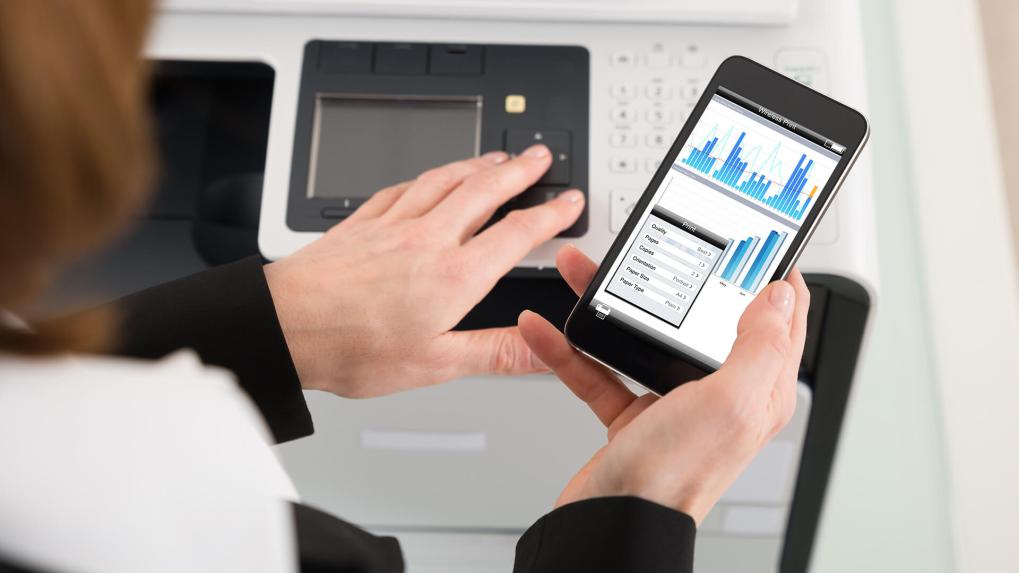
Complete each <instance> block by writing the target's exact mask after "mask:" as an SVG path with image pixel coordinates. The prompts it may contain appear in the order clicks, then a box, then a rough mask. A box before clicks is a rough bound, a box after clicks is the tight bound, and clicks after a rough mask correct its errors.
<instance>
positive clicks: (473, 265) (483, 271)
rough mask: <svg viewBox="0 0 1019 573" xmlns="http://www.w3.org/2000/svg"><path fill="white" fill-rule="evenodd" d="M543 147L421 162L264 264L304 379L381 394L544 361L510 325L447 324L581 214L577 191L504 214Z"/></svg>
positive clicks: (310, 384) (336, 389)
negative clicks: (426, 166)
mask: <svg viewBox="0 0 1019 573" xmlns="http://www.w3.org/2000/svg"><path fill="white" fill-rule="evenodd" d="M551 162H552V158H551V154H550V152H549V150H548V148H546V147H545V146H542V145H539V146H535V147H532V148H531V149H529V150H528V151H526V152H524V153H523V154H521V155H520V156H519V157H516V158H514V159H509V158H508V157H507V156H506V154H504V153H502V152H495V153H489V154H486V155H484V156H482V157H477V158H474V159H468V160H465V161H458V162H456V163H451V164H449V165H445V166H443V167H439V168H436V169H433V170H431V171H427V172H425V173H423V174H422V175H421V176H419V177H418V178H417V179H416V180H414V181H409V182H406V183H402V184H399V185H396V186H393V187H390V188H388V189H384V190H382V191H380V192H378V193H376V194H375V195H374V196H372V198H371V199H369V200H368V201H367V202H366V203H365V204H364V205H363V206H362V207H361V208H360V209H358V210H357V211H356V212H355V213H354V214H353V215H351V216H350V217H349V218H347V219H346V220H344V221H343V222H342V223H340V224H338V225H336V226H335V227H333V228H332V229H330V230H329V231H328V232H327V233H325V235H324V236H323V237H322V238H320V239H318V240H317V241H315V242H314V243H312V244H310V245H308V246H307V247H305V248H304V249H302V250H300V251H298V252H297V253H295V254H293V255H291V256H290V257H287V258H285V259H282V260H280V261H278V262H275V263H272V264H269V265H267V266H266V267H265V276H266V280H267V281H268V283H269V289H270V291H271V292H272V298H273V303H274V304H275V305H276V310H277V314H278V316H279V320H280V324H281V326H282V328H283V333H284V336H285V337H286V341H287V346H288V347H289V349H290V353H291V356H292V357H293V360H294V364H295V366H296V367H297V373H298V375H299V377H300V379H301V384H302V386H304V387H305V388H314V389H320V390H328V391H330V392H333V393H335V394H338V395H340V396H346V397H352V398H362V397H370V396H380V395H384V394H389V393H392V392H397V391H400V390H407V389H410V388H417V387H421V386H427V385H431V384H437V383H439V382H444V381H446V380H451V379H453V378H458V377H462V376H469V375H477V374H523V373H530V372H536V371H541V370H545V367H544V365H543V364H541V363H540V362H539V361H538V360H536V359H535V358H534V356H533V355H532V354H531V351H530V349H529V348H528V347H527V345H526V344H525V343H524V341H523V339H522V338H521V337H520V333H519V331H518V330H517V328H516V327H508V328H492V329H486V330H476V331H464V332H455V331H452V330H451V329H452V328H453V327H454V326H455V325H456V324H457V323H458V322H460V320H461V319H462V318H463V317H464V316H465V315H466V314H467V312H469V311H470V310H471V308H473V307H474V306H475V305H476V304H477V303H478V302H480V301H481V299H482V298H484V296H485V295H486V294H488V292H489V291H490V290H491V289H492V287H493V286H494V285H495V283H496V281H498V280H499V279H500V278H501V277H502V276H503V275H505V274H506V273H507V272H509V270H510V269H512V268H513V267H514V266H516V264H517V263H518V262H519V261H520V260H521V259H523V258H524V256H526V255H527V253H529V252H530V251H531V250H532V249H533V248H534V247H536V246H538V245H539V244H541V243H543V242H545V241H547V240H548V239H551V238H552V237H554V236H556V235H557V234H558V233H559V232H561V231H563V230H564V229H566V228H568V227H569V226H570V225H572V224H573V222H574V221H576V219H577V217H578V216H579V215H580V213H581V212H582V211H583V206H584V196H583V194H582V193H581V192H580V191H576V190H571V191H566V192H564V193H562V194H561V195H560V196H559V198H556V199H553V200H551V201H548V202H546V203H545V204H542V205H538V206H535V207H531V208H529V209H522V210H517V211H513V212H511V213H510V214H509V215H508V216H507V217H505V218H504V219H502V220H501V221H499V222H498V223H496V224H494V225H492V226H491V227H489V228H487V229H485V230H484V231H482V232H481V233H478V234H477V236H475V233H477V232H478V230H479V229H480V228H481V227H482V226H483V225H484V224H485V222H486V221H488V220H489V219H490V218H491V217H492V214H493V213H495V210H496V209H497V208H498V207H499V206H500V205H502V204H503V203H505V202H506V201H507V200H509V199H510V198H512V197H514V196H515V195H518V194H519V193H521V192H522V191H524V190H525V189H527V188H528V187H530V186H532V185H534V184H535V183H536V182H537V181H538V179H540V178H541V176H542V174H544V173H545V171H546V170H548V167H549V165H550V164H551Z"/></svg>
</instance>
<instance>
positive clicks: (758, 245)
mask: <svg viewBox="0 0 1019 573" xmlns="http://www.w3.org/2000/svg"><path fill="white" fill-rule="evenodd" d="M788 236H789V235H788V233H786V232H785V231H775V230H773V231H770V232H769V233H768V235H767V237H765V238H764V241H763V242H762V241H761V237H759V236H750V237H747V238H745V239H742V240H740V241H739V242H738V243H737V242H736V240H735V239H731V240H730V241H729V245H728V246H727V247H726V249H725V251H724V252H723V253H722V259H721V262H720V263H719V265H718V266H717V267H716V269H717V270H716V272H715V275H716V276H718V277H719V278H721V279H722V280H724V281H727V282H730V283H733V284H735V285H737V286H738V287H739V288H741V289H743V290H745V291H748V292H751V293H756V292H757V290H758V288H760V286H761V282H762V281H763V280H764V279H765V278H766V275H767V271H768V269H770V268H771V263H772V262H773V261H774V260H775V257H776V255H777V254H778V252H779V250H780V249H781V248H782V244H783V243H785V240H786V238H787V237H788Z"/></svg>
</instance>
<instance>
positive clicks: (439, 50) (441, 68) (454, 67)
mask: <svg viewBox="0 0 1019 573" xmlns="http://www.w3.org/2000/svg"><path fill="white" fill-rule="evenodd" d="M483 53H484V48H483V47H482V46H465V45H463V44H436V45H433V46H432V54H431V60H430V61H429V66H428V69H429V71H430V72H431V74H432V75H436V76H477V75H480V74H481V57H482V54H483Z"/></svg>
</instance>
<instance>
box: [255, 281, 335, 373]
mask: <svg viewBox="0 0 1019 573" xmlns="http://www.w3.org/2000/svg"><path fill="white" fill-rule="evenodd" d="M262 271H263V272H264V274H265V282H266V284H267V285H268V286H269V293H270V295H271V296H272V303H273V306H274V307H275V309H276V318H277V320H278V321H279V325H280V330H281V331H282V332H283V338H284V340H286V344H287V350H288V351H289V352H290V359H291V361H293V363H294V368H295V369H296V370H297V377H298V379H299V380H300V382H301V387H302V388H303V389H305V390H331V389H332V388H331V387H332V386H333V384H332V383H331V382H332V381H331V379H330V377H329V376H327V375H326V373H325V372H322V371H321V369H320V368H319V367H318V362H317V361H316V350H315V347H316V346H317V343H316V336H315V331H316V329H315V327H314V317H312V316H305V314H306V311H305V310H304V309H303V308H302V306H301V304H300V301H301V299H302V298H303V297H305V296H306V295H307V293H304V292H302V291H303V288H302V287H301V285H300V281H299V279H297V278H296V277H295V276H294V273H292V272H290V269H288V268H287V265H286V264H284V262H283V261H278V262H273V263H269V264H267V265H264V266H263V267H262ZM337 346H341V345H337ZM329 350H330V352H329V354H330V356H331V358H333V359H334V360H336V362H334V363H340V364H342V363H343V362H342V358H340V357H337V356H336V352H335V351H334V350H335V348H331V349H329Z"/></svg>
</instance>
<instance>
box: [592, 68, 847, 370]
mask: <svg viewBox="0 0 1019 573" xmlns="http://www.w3.org/2000/svg"><path fill="white" fill-rule="evenodd" d="M844 151H845V148H844V147H843V146H841V145H839V144H838V143H835V142H832V141H830V140H827V139H825V138H824V137H823V136H821V135H820V134H816V133H813V132H810V131H809V130H807V129H804V128H802V127H801V126H798V125H795V124H792V123H791V122H788V120H785V118H782V117H780V116H778V115H777V114H774V113H772V112H770V111H769V110H767V109H765V108H763V107H761V106H758V105H756V104H754V103H753V102H751V101H748V100H746V99H745V98H742V97H740V96H739V95H737V94H734V93H732V92H729V91H728V90H725V89H724V88H720V89H719V91H718V92H717V93H716V94H714V95H713V97H712V99H711V101H710V102H709V103H708V105H707V107H706V108H705V109H704V112H703V114H702V115H701V117H700V118H699V120H698V121H697V124H696V125H695V127H694V129H693V131H692V132H691V135H690V137H689V138H688V139H687V140H686V141H685V142H684V143H683V147H682V149H681V151H680V152H679V155H678V156H677V158H676V161H675V163H674V164H673V165H671V166H670V169H669V171H668V174H667V175H666V176H665V178H664V179H663V180H662V182H661V185H660V186H659V187H658V189H657V190H656V191H655V195H654V197H653V199H652V201H651V202H650V204H649V207H648V209H647V210H646V211H645V212H643V213H641V214H640V216H639V221H638V223H637V225H636V227H634V228H633V230H632V232H631V233H630V235H629V237H628V239H627V243H626V245H625V246H624V247H623V249H622V250H621V251H620V255H619V257H618V258H617V259H616V260H615V261H613V263H612V267H611V269H610V272H609V273H608V274H607V275H606V277H605V279H604V281H603V282H602V284H601V285H600V286H599V288H598V291H597V292H596V294H595V295H594V297H593V298H592V299H591V304H590V310H591V311H592V312H595V313H596V315H597V316H598V317H599V318H607V319H610V320H613V321H614V322H616V323H619V324H622V325H624V326H626V327H628V328H631V329H635V330H637V331H639V332H641V333H643V334H645V335H647V336H650V337H652V338H654V339H656V340H659V341H660V342H663V343H665V344H667V345H669V346H671V347H673V348H676V349H678V350H680V351H682V352H684V353H686V354H689V355H691V356H693V357H695V358H698V359H700V360H701V361H702V362H703V363H705V364H708V365H711V366H714V367H716V368H717V367H718V366H720V365H721V363H722V362H723V361H724V360H725V358H726V357H727V356H728V355H729V350H730V349H731V348H732V344H733V342H734V341H735V339H736V327H737V323H738V321H739V318H740V315H742V313H743V310H744V309H745V308H746V307H747V305H749V304H750V302H751V301H752V300H753V298H754V296H756V295H757V293H759V292H760V291H761V289H763V288H764V287H765V285H767V284H768V282H769V281H770V280H771V279H772V278H773V277H774V275H775V273H776V271H777V269H778V267H779V265H780V263H781V261H782V259H783V257H784V256H785V255H786V253H787V252H788V250H789V248H790V246H791V245H792V243H793V242H794V241H793V239H794V238H795V237H796V235H797V233H799V232H800V230H801V224H802V223H803V222H804V221H805V220H806V217H807V215H808V214H809V213H810V212H811V210H813V209H815V208H816V207H817V202H816V199H817V197H818V194H819V193H820V192H821V190H823V189H824V188H825V186H826V184H827V183H828V180H829V178H830V177H831V174H832V172H833V171H834V170H835V168H836V166H837V165H838V162H839V160H840V158H841V154H842V153H843V152H844Z"/></svg>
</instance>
